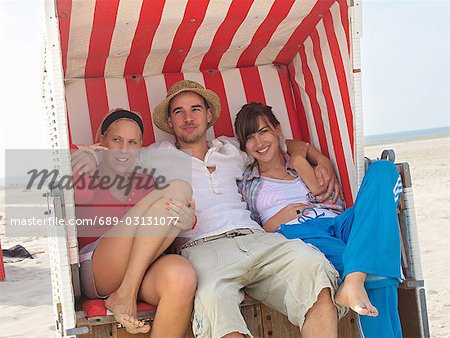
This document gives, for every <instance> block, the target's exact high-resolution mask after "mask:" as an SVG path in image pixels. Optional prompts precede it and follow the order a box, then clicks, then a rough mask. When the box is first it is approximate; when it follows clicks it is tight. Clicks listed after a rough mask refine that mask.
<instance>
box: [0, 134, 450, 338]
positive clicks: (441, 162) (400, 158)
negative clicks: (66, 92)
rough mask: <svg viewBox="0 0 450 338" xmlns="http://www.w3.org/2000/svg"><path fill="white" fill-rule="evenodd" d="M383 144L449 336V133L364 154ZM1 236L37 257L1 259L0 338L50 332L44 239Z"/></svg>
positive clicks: (434, 311) (437, 333)
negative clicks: (408, 185) (409, 192)
mask: <svg viewBox="0 0 450 338" xmlns="http://www.w3.org/2000/svg"><path fill="white" fill-rule="evenodd" d="M387 148H392V149H394V150H395V152H396V155H397V156H396V161H397V162H409V164H410V167H411V173H412V180H413V189H414V197H415V206H416V218H417V223H418V232H419V241H420V249H421V258H422V268H423V274H424V279H425V287H426V292H427V306H428V316H429V324H430V330H431V337H449V336H450V287H449V285H450V265H449V264H448V260H449V258H450V248H449V244H448V240H449V238H450V228H449V213H450V211H449V209H450V208H449V207H450V167H449V164H450V137H443V138H435V139H424V140H417V141H408V142H398V143H390V144H389V145H384V144H380V145H373V146H368V147H366V149H365V153H366V156H367V157H370V158H376V157H379V156H380V154H381V151H382V150H383V149H387ZM3 192H4V191H1V200H0V208H1V209H0V213H1V215H4V202H5V201H4V193H3ZM37 203H42V200H39V201H37ZM0 236H1V245H2V248H3V249H5V248H10V247H12V246H13V245H16V244H22V245H23V246H24V247H25V248H26V249H27V250H28V251H29V252H30V253H36V254H35V259H25V260H23V261H21V262H15V263H13V262H9V263H8V262H6V263H5V269H6V280H5V281H3V282H0V337H51V336H54V331H55V325H54V320H53V308H52V294H51V282H50V267H49V257H48V248H47V239H46V238H43V237H10V236H5V227H4V220H2V223H1V225H0Z"/></svg>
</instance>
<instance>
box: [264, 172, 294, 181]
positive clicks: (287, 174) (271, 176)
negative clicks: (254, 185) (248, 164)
mask: <svg viewBox="0 0 450 338" xmlns="http://www.w3.org/2000/svg"><path fill="white" fill-rule="evenodd" d="M269 170H270V169H266V170H263V171H261V174H266V175H267V176H269V177H270V178H274V179H276V180H283V179H285V178H286V177H288V176H289V175H290V174H289V173H288V172H286V171H285V172H284V173H285V175H284V176H283V177H281V178H280V177H276V176H274V175H271V174H269V173H268V171H269Z"/></svg>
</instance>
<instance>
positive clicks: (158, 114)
mask: <svg viewBox="0 0 450 338" xmlns="http://www.w3.org/2000/svg"><path fill="white" fill-rule="evenodd" d="M183 92H193V93H196V94H198V95H200V96H202V97H203V98H204V99H205V100H206V101H207V102H208V105H209V108H210V110H211V114H212V120H211V122H210V123H208V128H209V127H211V126H212V125H213V124H214V122H216V121H217V119H218V118H219V116H220V111H221V107H220V99H219V97H218V96H217V94H216V93H214V92H213V91H212V90H209V89H205V88H204V87H203V86H202V85H201V84H200V83H198V82H195V81H191V80H182V81H178V82H177V83H175V84H174V85H173V86H172V87H170V89H169V91H168V92H167V95H166V98H165V100H164V101H162V102H161V103H160V104H158V105H157V106H156V108H155V109H154V110H153V122H154V123H155V125H156V126H157V127H158V128H159V129H161V130H163V131H165V132H166V133H169V134H172V135H173V134H174V133H173V129H172V128H171V127H170V126H169V123H168V122H167V119H168V117H169V114H168V111H169V103H170V100H171V99H172V98H174V97H175V96H177V95H178V94H180V93H183Z"/></svg>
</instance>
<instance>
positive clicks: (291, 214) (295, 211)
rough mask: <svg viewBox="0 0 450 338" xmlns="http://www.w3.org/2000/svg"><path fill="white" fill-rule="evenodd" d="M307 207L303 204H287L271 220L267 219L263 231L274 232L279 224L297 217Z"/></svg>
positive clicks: (307, 206)
mask: <svg viewBox="0 0 450 338" xmlns="http://www.w3.org/2000/svg"><path fill="white" fill-rule="evenodd" d="M309 207H310V206H309V205H307V204H303V203H291V204H288V205H286V206H285V207H284V208H283V209H281V210H280V211H278V212H277V213H276V214H275V215H273V216H272V217H271V218H269V219H268V220H267V222H266V223H264V225H263V229H264V230H266V231H268V232H274V231H275V230H277V229H278V228H279V227H280V225H281V224H285V223H288V222H290V221H292V220H293V219H295V218H297V217H299V216H300V215H301V213H302V211H303V209H305V208H309Z"/></svg>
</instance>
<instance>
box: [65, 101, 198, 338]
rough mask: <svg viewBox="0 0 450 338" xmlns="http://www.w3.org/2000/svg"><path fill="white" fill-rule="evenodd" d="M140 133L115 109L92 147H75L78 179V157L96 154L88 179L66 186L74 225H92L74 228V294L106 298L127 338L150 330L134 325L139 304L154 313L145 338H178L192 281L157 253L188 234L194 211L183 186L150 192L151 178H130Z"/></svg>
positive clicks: (135, 120) (131, 118)
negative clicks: (77, 284)
mask: <svg viewBox="0 0 450 338" xmlns="http://www.w3.org/2000/svg"><path fill="white" fill-rule="evenodd" d="M143 133H144V126H143V123H142V119H141V117H140V116H139V115H138V114H136V113H133V112H130V111H128V110H125V109H117V110H114V111H112V112H111V113H110V114H108V115H107V116H106V117H105V119H104V120H103V122H102V124H101V126H100V129H99V133H98V134H99V135H98V140H99V141H100V143H99V144H96V145H94V146H89V147H87V146H79V147H78V150H77V151H75V152H74V153H73V154H72V167H73V170H74V172H75V173H78V172H81V171H82V170H83V162H82V160H80V159H82V158H83V156H80V153H82V152H88V153H90V154H92V155H93V156H96V152H97V151H98V150H104V151H103V155H104V156H103V159H102V161H101V162H98V161H97V162H98V166H97V170H96V174H95V175H94V176H91V177H88V175H87V174H82V175H81V176H80V177H75V178H74V180H75V182H78V184H77V185H76V186H75V201H76V204H77V208H76V214H77V218H78V220H82V221H84V222H86V223H88V222H87V221H88V220H91V221H95V220H96V221H97V222H96V224H93V226H92V225H91V224H89V225H85V226H79V227H78V236H79V244H80V262H81V268H80V277H81V286H82V291H83V294H84V295H85V296H86V297H88V298H93V299H95V298H106V301H105V306H106V307H107V308H108V309H109V310H111V311H112V312H113V313H114V316H115V318H116V320H117V321H118V322H119V323H121V324H122V325H123V326H124V327H125V328H126V330H127V331H128V332H130V333H146V332H148V331H149V330H150V326H149V325H148V324H146V323H144V322H142V321H140V320H138V318H137V308H136V302H137V300H142V301H145V302H147V303H149V304H153V305H157V306H158V307H157V311H156V316H155V320H154V323H153V327H152V333H151V336H152V337H153V336H155V337H156V336H158V337H162V336H166V337H183V336H184V334H185V332H186V330H187V329H188V327H189V326H190V325H189V323H190V318H191V312H192V306H193V298H194V294H195V289H196V275H195V272H194V270H193V268H192V266H191V265H190V263H189V262H188V261H187V260H186V259H184V258H183V257H182V256H179V255H171V254H167V255H164V254H163V252H164V251H165V250H166V249H167V248H168V247H169V245H170V244H171V243H172V241H173V240H174V239H175V238H176V236H177V234H178V233H179V231H180V230H187V229H191V228H193V226H194V225H195V224H194V223H195V204H194V201H193V200H192V198H191V197H192V189H191V187H190V185H189V184H188V183H186V182H184V181H181V180H174V181H171V182H168V186H167V187H165V188H164V189H154V184H152V178H151V177H148V176H146V175H138V176H136V175H135V173H134V162H135V158H136V156H137V153H138V150H139V149H140V148H141V146H142V136H143ZM84 157H85V156H84ZM132 171H133V175H131V174H130V172H132ZM93 181H94V182H93ZM114 182H115V183H114ZM117 182H119V183H120V184H119V183H117ZM143 182H147V184H142V183H143ZM149 182H150V184H148V183H149ZM102 183H108V184H106V185H105V184H103V185H102ZM116 183H117V184H116ZM166 184H167V183H166ZM94 186H95V187H97V188H95V189H92V187H94ZM80 187H81V189H80ZM177 218H178V221H176V219H177ZM163 219H164V222H161V220H163ZM152 221H153V222H152ZM136 222H138V223H136ZM148 222H152V224H150V223H148ZM156 223H158V224H156ZM162 223H164V225H161V224H162Z"/></svg>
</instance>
